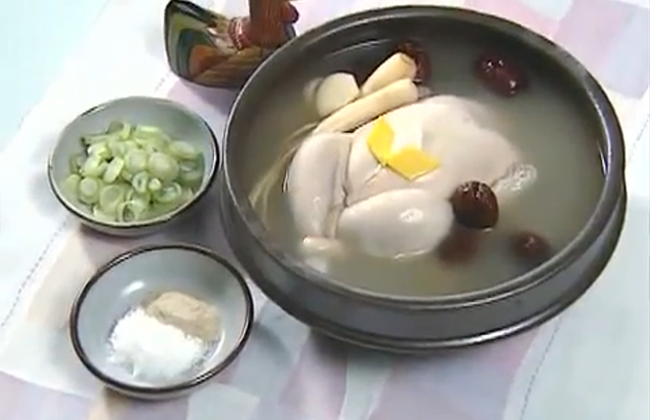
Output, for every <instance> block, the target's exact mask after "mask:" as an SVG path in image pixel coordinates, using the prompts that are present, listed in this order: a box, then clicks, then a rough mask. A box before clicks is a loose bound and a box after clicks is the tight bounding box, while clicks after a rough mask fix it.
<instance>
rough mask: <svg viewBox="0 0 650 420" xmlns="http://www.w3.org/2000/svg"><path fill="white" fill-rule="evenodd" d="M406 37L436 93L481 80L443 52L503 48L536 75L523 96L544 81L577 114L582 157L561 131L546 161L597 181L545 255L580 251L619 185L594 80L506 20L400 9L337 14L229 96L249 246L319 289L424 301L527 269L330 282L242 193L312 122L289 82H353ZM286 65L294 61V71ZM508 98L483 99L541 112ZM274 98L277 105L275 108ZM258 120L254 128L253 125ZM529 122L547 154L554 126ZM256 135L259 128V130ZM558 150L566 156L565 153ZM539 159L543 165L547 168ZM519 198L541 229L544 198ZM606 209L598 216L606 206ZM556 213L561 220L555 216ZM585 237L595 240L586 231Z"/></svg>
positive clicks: (535, 151) (234, 181) (534, 151)
mask: <svg viewBox="0 0 650 420" xmlns="http://www.w3.org/2000/svg"><path fill="white" fill-rule="evenodd" d="M405 40H415V41H417V42H419V43H420V44H421V45H423V46H424V48H425V50H427V51H428V52H429V53H430V54H431V55H430V57H431V66H432V69H433V74H434V77H437V78H439V79H438V82H436V81H433V82H430V83H429V84H428V86H429V87H430V88H432V89H433V91H434V93H435V94H440V93H442V94H453V95H461V96H466V97H470V98H472V97H473V96H474V95H475V93H476V92H477V91H479V87H478V85H479V82H478V81H477V80H472V78H471V74H472V73H471V72H472V67H471V63H473V61H470V60H469V59H467V60H466V59H465V58H457V57H460V55H458V56H456V55H455V52H454V51H453V50H454V48H455V46H456V45H463V47H462V48H464V49H466V50H467V51H468V53H467V54H466V56H467V57H470V56H472V57H478V56H479V55H480V54H481V53H482V52H486V51H487V52H495V51H496V52H499V53H506V55H507V56H509V57H513V58H514V59H516V61H517V62H518V63H520V64H522V65H523V66H524V67H525V69H526V70H527V71H530V73H531V74H533V76H534V77H535V78H536V79H535V81H537V80H539V81H540V83H539V84H537V85H533V86H532V88H531V92H533V93H532V95H541V94H543V92H542V91H543V90H544V88H545V87H549V88H552V89H553V91H554V92H556V96H557V97H558V98H562V99H560V100H556V101H555V102H554V103H555V104H559V105H562V104H567V106H570V107H571V109H572V110H573V111H575V113H574V114H571V115H572V116H573V117H572V118H575V119H574V121H575V124H572V123H571V122H569V123H567V124H565V126H566V127H569V129H570V127H571V126H572V125H575V126H580V127H582V128H581V129H584V133H582V134H581V137H584V138H585V139H586V141H585V142H583V144H587V146H585V147H584V148H583V150H585V153H584V154H582V155H581V154H580V152H579V151H578V150H577V149H575V148H574V146H575V145H576V144H577V141H576V143H575V144H574V143H572V142H571V141H572V136H571V135H569V136H566V139H567V140H568V142H567V143H566V152H567V153H564V152H563V151H560V150H561V149H555V151H554V152H553V153H554V155H553V159H555V160H556V166H561V167H564V168H570V167H571V165H573V163H572V162H574V161H575V160H572V159H574V158H576V157H580V156H582V157H584V159H585V162H588V163H586V164H585V165H589V171H587V172H589V173H591V174H595V178H594V179H596V178H597V181H596V182H594V183H593V184H592V185H590V186H589V187H585V188H583V191H586V188H588V189H589V193H588V194H589V196H588V198H587V199H585V200H584V203H582V204H580V205H581V206H582V207H581V208H580V211H577V212H576V215H575V222H572V223H573V225H572V227H571V229H568V228H567V229H559V228H558V229H556V231H557V232H556V233H554V234H555V235H556V236H557V243H560V244H561V245H559V246H558V248H557V249H556V250H557V253H556V254H555V257H556V258H554V260H555V261H559V259H560V257H561V256H563V255H567V254H568V252H569V251H568V250H569V248H570V246H569V245H568V244H573V243H575V240H577V239H580V240H581V241H582V245H581V246H585V245H586V244H587V243H588V242H589V241H590V240H591V239H589V238H588V237H587V235H586V233H585V229H586V227H587V226H588V225H589V224H590V223H591V221H592V220H594V218H595V217H596V216H597V215H599V217H598V218H599V221H598V223H601V224H602V223H604V222H605V221H606V218H605V217H603V214H602V211H600V210H599V209H598V207H599V205H600V204H601V203H602V202H603V200H605V198H604V197H605V196H606V195H607V194H605V192H606V191H607V190H612V189H613V188H616V187H614V184H617V182H618V181H617V180H616V177H617V176H618V172H619V170H620V168H621V161H620V156H621V151H622V143H621V142H620V138H619V133H620V132H619V128H618V123H617V121H616V118H615V116H614V114H613V111H612V109H611V105H610V104H609V102H608V101H607V99H606V97H605V95H604V94H603V92H602V89H601V88H600V87H599V86H598V84H597V82H596V81H595V80H594V79H593V78H592V77H591V75H589V73H588V72H587V71H586V70H585V69H584V67H583V66H582V65H581V64H580V63H579V62H577V61H576V60H575V59H574V58H573V57H571V56H570V55H568V54H567V53H566V52H565V51H564V50H562V49H561V48H559V47H557V46H556V45H554V44H553V43H552V42H550V41H548V40H546V39H544V38H543V37H541V36H538V35H536V34H534V33H531V32H529V31H527V30H526V29H524V28H523V27H521V26H518V25H516V24H513V23H510V22H506V21H503V20H500V19H498V18H494V17H489V16H486V15H482V14H479V13H474V12H470V11H462V10H460V9H451V8H435V7H402V8H393V9H386V10H384V11H381V12H379V11H375V12H367V13H363V14H359V15H357V16H350V17H346V18H343V19H340V20H338V21H336V22H332V23H328V24H326V25H324V26H323V27H320V28H317V29H315V30H313V31H310V32H307V33H306V34H304V35H303V36H301V37H299V38H297V39H296V40H294V41H292V42H291V43H290V44H289V45H287V46H286V47H285V48H283V49H281V50H280V51H278V52H277V53H276V54H274V55H273V56H272V57H271V58H270V59H269V60H267V61H266V62H265V63H263V64H262V66H261V67H260V68H259V70H258V71H257V72H256V74H255V75H254V77H253V78H252V79H251V80H250V81H249V83H248V84H247V85H246V86H245V88H244V91H243V92H242V94H241V95H240V96H239V98H238V101H237V103H236V107H235V110H234V112H233V114H232V115H231V119H230V121H229V124H228V126H227V131H226V146H225V155H224V156H225V157H224V159H225V172H226V177H227V180H228V182H229V186H230V188H231V190H232V193H233V198H234V200H235V204H236V206H237V209H238V211H239V212H240V213H241V214H242V216H243V218H244V220H245V222H246V225H247V227H248V228H249V230H250V232H251V233H252V234H253V235H255V236H257V237H258V239H259V243H260V244H261V245H262V246H263V247H264V248H265V250H266V251H267V252H268V253H270V254H271V255H272V256H273V257H274V258H275V259H276V260H278V261H279V262H280V264H282V265H283V266H285V267H288V268H289V269H291V270H292V271H294V272H295V273H297V274H299V275H301V276H303V277H306V278H311V279H317V280H318V281H319V284H325V285H327V286H328V287H329V285H333V286H334V287H335V288H341V287H342V289H345V290H347V291H350V290H352V291H354V292H355V293H360V294H364V295H372V296H381V297H382V298H383V297H390V298H394V297H399V298H402V297H404V298H406V299H411V298H419V297H422V298H425V299H429V298H431V297H432V296H443V297H445V298H446V297H450V298H456V297H461V296H463V297H465V296H467V295H468V294H471V293H476V292H478V291H480V292H481V293H483V292H485V293H487V292H490V293H492V291H493V290H495V289H494V288H496V287H501V286H504V285H505V284H506V283H508V282H511V281H514V280H517V279H519V278H523V277H524V276H525V275H526V274H529V273H530V271H525V272H522V271H518V272H515V271H516V270H518V269H513V270H511V271H512V273H506V274H504V275H503V276H501V275H499V276H495V280H494V281H492V280H490V281H484V282H480V281H471V282H466V284H463V285H462V286H459V285H461V283H462V282H461V281H459V280H458V279H456V278H454V277H453V274H449V275H448V274H447V273H448V272H449V270H444V271H440V272H439V273H438V274H431V276H432V277H435V276H436V275H437V276H438V278H442V277H444V278H445V279H447V280H445V281H446V284H447V285H448V286H444V287H441V288H439V289H436V290H433V289H431V288H429V289H426V290H424V289H416V288H414V289H413V291H411V292H405V291H404V288H403V286H402V285H397V286H386V287H385V288H384V287H382V289H381V290H380V289H373V288H374V287H375V285H372V286H365V285H361V283H362V282H366V283H367V282H368V281H367V280H368V279H367V278H366V279H363V277H364V276H365V277H368V274H367V272H366V273H365V274H364V273H355V275H354V277H355V278H357V279H361V280H358V282H357V281H356V280H355V281H354V284H352V282H349V281H347V280H346V281H341V280H342V279H341V278H340V277H339V278H335V277H332V276H329V275H324V274H323V273H321V272H319V271H318V270H315V269H313V268H312V267H310V266H309V265H308V264H305V263H304V261H303V260H301V259H300V258H297V257H295V252H293V253H292V251H291V250H289V248H287V247H288V246H289V245H288V243H287V242H286V241H284V240H283V239H282V238H279V237H278V235H277V234H274V233H273V232H270V230H269V229H267V226H265V224H264V223H262V221H261V219H260V217H259V215H258V213H257V212H256V211H255V210H254V209H253V208H252V205H251V202H250V201H249V194H250V193H251V191H252V190H253V188H254V187H255V184H256V183H257V182H258V181H259V180H260V179H261V178H262V177H263V176H264V174H265V173H266V171H268V170H269V168H271V167H272V166H273V164H274V162H275V161H276V160H277V159H278V157H279V156H281V155H282V154H283V153H285V152H286V149H287V147H286V143H284V141H285V140H286V139H287V137H288V135H287V133H292V132H295V130H297V129H299V128H300V127H303V126H304V125H305V124H307V123H310V122H313V121H314V119H315V113H314V111H313V107H312V110H311V111H310V110H309V107H308V106H306V105H305V100H304V93H303V90H301V89H296V88H295V86H296V85H302V86H304V85H305V84H306V83H307V82H308V81H309V80H311V79H313V78H314V77H318V76H323V75H325V74H327V73H331V72H335V71H347V72H352V73H353V74H355V75H356V76H357V80H361V81H362V80H364V79H365V78H366V77H367V75H368V74H369V73H370V72H371V71H372V70H373V69H374V68H376V66H377V65H378V64H379V63H380V62H381V61H382V60H383V59H385V58H386V57H388V56H389V55H390V54H391V51H395V47H396V45H397V44H398V43H399V42H403V41H405ZM436 51H445V53H444V54H443V55H441V56H439V57H443V58H441V59H439V61H436V55H435V52H436ZM323 57H325V58H323ZM462 60H466V61H467V63H466V64H467V65H465V66H464V67H462V68H463V69H465V70H463V71H466V73H467V75H464V76H462V77H463V78H461V79H459V80H455V78H456V73H457V72H458V69H459V68H460V67H459V66H458V63H460V62H461V61H462ZM296 62H300V63H303V64H302V65H300V66H296V65H295V63H296ZM535 89H537V91H535ZM482 94H483V93H482ZM532 95H531V96H532ZM492 96H493V95H492ZM488 97H490V93H485V98H488ZM482 99H483V98H481V100H482ZM516 99H517V100H516V101H512V102H507V101H508V99H505V100H503V101H502V103H497V101H494V100H493V99H491V97H490V98H488V99H486V100H489V101H492V102H490V103H491V104H492V103H493V104H494V106H495V109H498V110H499V113H500V112H501V110H507V112H510V113H516V112H518V107H520V106H521V108H522V109H523V108H524V107H527V109H528V110H529V111H530V112H529V114H530V116H531V117H534V116H535V115H536V114H540V107H539V106H537V105H536V103H535V101H536V100H537V99H530V97H526V96H525V95H522V96H520V97H518V98H516ZM274 101H275V102H274ZM279 103H281V105H278V104H279ZM548 103H550V102H548ZM543 108H545V109H544V112H545V113H547V114H549V115H555V117H558V116H561V115H562V113H563V112H564V109H562V108H561V106H557V107H555V108H554V107H543ZM305 109H307V110H305ZM504 112H505V111H504ZM253 116H254V118H253ZM555 117H553V118H555ZM251 121H253V123H251ZM506 123H507V121H506ZM506 125H507V124H506ZM260 127H261V129H259V130H258V128H260ZM531 127H539V128H534V129H531V130H529V131H530V132H531V133H532V134H533V135H536V136H538V137H539V138H538V140H539V141H530V142H529V143H530V144H529V145H528V146H527V147H528V150H527V154H528V155H529V156H542V155H544V154H546V156H549V151H548V150H546V148H545V146H544V144H545V137H544V136H546V137H549V136H550V137H553V136H554V134H550V133H554V132H553V129H554V126H553V125H552V123H551V125H546V126H545V128H544V129H541V128H542V127H544V125H543V124H539V123H538V124H537V125H531ZM256 130H258V131H256ZM262 132H263V133H264V135H260V133H262ZM545 133H546V134H545ZM562 147H565V146H562ZM572 148H573V149H572ZM259 150H264V151H265V153H259ZM567 156H572V158H571V159H569V158H567ZM549 159H550V158H549ZM547 160H548V159H547ZM547 166H548V167H551V165H547ZM610 169H613V171H612V173H613V174H614V175H611V174H610V172H609V170H610ZM545 170H546V172H545V173H544V174H543V175H540V176H539V177H538V181H537V182H538V183H545V185H546V187H544V188H546V189H548V188H553V187H552V185H557V184H558V183H560V182H562V179H561V178H558V176H559V175H555V174H554V173H553V170H552V168H551V169H545ZM540 171H541V169H540ZM585 173H586V172H585ZM576 179H577V178H576ZM583 179H586V178H583ZM562 196H564V195H562ZM569 196H570V195H566V196H565V197H569ZM585 197H586V196H585ZM567 199H568V198H567ZM526 200H528V201H530V203H529V207H531V208H533V210H531V212H530V214H531V216H529V217H528V219H527V223H529V225H531V226H533V227H532V229H533V230H537V231H540V230H542V231H543V226H541V227H538V226H535V223H537V219H539V220H541V217H539V218H538V217H534V212H541V211H542V209H547V210H548V208H549V206H548V203H549V201H548V200H545V199H542V198H540V197H537V196H536V195H535V194H529V195H528V196H526ZM607 200H609V198H608V199H607ZM609 201H611V200H609ZM614 201H615V200H614ZM612 203H613V201H612ZM277 207H278V209H279V210H276V212H277V213H278V214H280V213H282V212H283V211H284V212H286V208H281V206H277ZM612 208H613V204H612ZM612 208H610V209H609V210H606V211H610V212H611V210H612ZM595 209H596V211H594V210H595ZM544 211H546V210H544ZM559 217H563V218H566V217H565V216H564V215H559ZM570 217H573V216H570ZM546 218H547V219H549V218H548V217H546ZM513 220H514V218H513ZM525 227H528V225H526V226H525ZM592 233H593V232H592ZM588 236H589V237H590V238H593V235H592V234H591V233H590V234H589V235H588ZM572 241H573V242H572ZM484 248H488V249H494V250H496V249H497V246H492V244H488V245H486V246H485V247H484ZM499 252H501V251H499ZM485 259H486V260H490V261H488V262H487V263H486V264H493V266H492V267H496V266H498V265H500V264H501V263H500V262H499V260H498V259H495V258H492V257H491V256H488V257H486V258H485ZM513 265H514V264H513ZM378 267H381V269H380V270H376V271H377V272H378V273H380V272H382V271H383V272H387V269H386V270H385V268H386V267H385V266H379V265H378ZM495 269H496V268H495ZM537 271H538V272H539V271H540V270H537ZM395 273H396V274H392V275H393V277H392V278H395V277H396V276H400V277H404V275H403V274H402V275H400V274H399V272H397V271H396V272H395ZM459 277H460V276H459ZM387 283H392V284H395V282H393V281H390V280H387ZM430 283H433V282H430ZM436 287H437V286H436ZM402 293H404V294H402Z"/></svg>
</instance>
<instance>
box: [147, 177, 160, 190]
mask: <svg viewBox="0 0 650 420" xmlns="http://www.w3.org/2000/svg"><path fill="white" fill-rule="evenodd" d="M162 186H163V184H162V182H160V180H159V179H158V178H152V179H151V180H150V181H149V185H147V189H148V190H149V191H151V192H156V191H159V190H160V189H161V188H162Z"/></svg>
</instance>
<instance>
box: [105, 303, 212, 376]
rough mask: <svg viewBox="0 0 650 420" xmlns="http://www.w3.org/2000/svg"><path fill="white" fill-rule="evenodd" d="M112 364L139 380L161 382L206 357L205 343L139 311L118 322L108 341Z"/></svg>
mask: <svg viewBox="0 0 650 420" xmlns="http://www.w3.org/2000/svg"><path fill="white" fill-rule="evenodd" d="M109 344H110V346H111V349H112V355H111V362H113V363H116V364H118V365H121V366H124V367H125V368H127V369H129V370H130V371H131V373H132V374H133V375H134V376H135V377H136V378H138V379H141V380H145V381H150V382H159V381H168V380H170V379H173V378H175V377H178V376H179V375H181V374H182V373H184V372H186V371H188V370H189V369H191V368H192V367H193V366H194V365H195V364H197V363H198V362H199V361H200V360H201V358H203V356H204V354H205V352H206V348H207V347H206V343H205V342H203V341H202V340H200V339H198V338H196V337H193V336H190V335H188V334H186V333H185V332H183V330H181V329H180V328H176V327H173V326H171V325H168V324H165V323H163V322H161V321H159V320H158V319H157V318H155V317H153V316H150V315H148V314H147V313H146V312H145V310H144V309H142V308H137V309H135V310H133V311H131V312H129V313H127V314H126V315H125V316H124V317H123V318H122V319H120V321H119V322H118V323H117V325H116V326H115V328H114V329H113V332H112V334H111V336H110V338H109Z"/></svg>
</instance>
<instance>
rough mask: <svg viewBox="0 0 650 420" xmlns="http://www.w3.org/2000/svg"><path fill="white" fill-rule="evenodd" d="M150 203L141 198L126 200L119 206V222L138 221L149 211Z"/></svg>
mask: <svg viewBox="0 0 650 420" xmlns="http://www.w3.org/2000/svg"><path fill="white" fill-rule="evenodd" d="M148 207H149V206H148V203H145V202H144V201H140V200H132V201H125V202H123V203H120V204H119V205H118V206H117V221H118V222H137V221H138V220H140V219H141V218H142V216H143V215H144V214H145V213H146V212H147V208H148Z"/></svg>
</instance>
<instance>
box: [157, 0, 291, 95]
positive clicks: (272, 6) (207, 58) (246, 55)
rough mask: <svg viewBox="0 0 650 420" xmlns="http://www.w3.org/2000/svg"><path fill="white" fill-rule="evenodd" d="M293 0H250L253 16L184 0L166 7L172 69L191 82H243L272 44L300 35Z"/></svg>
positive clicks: (214, 84)
mask: <svg viewBox="0 0 650 420" xmlns="http://www.w3.org/2000/svg"><path fill="white" fill-rule="evenodd" d="M297 20H298V11H297V10H296V8H295V7H294V6H293V5H291V3H290V2H289V0H249V16H246V17H234V18H228V17H226V16H222V15H219V14H217V13H214V12H211V11H209V10H206V9H204V8H202V7H199V6H197V5H196V4H194V3H191V2H189V1H185V0H171V1H170V2H169V3H168V4H167V7H166V8H165V50H166V52H167V60H168V62H169V66H170V67H171V70H172V71H173V72H174V73H176V74H177V75H178V76H179V77H181V78H183V79H186V80H189V81H191V82H194V83H197V84H200V85H204V86H210V87H218V88H226V89H237V88H239V87H241V86H242V85H243V84H244V82H245V81H246V79H248V77H249V76H250V75H251V73H252V72H253V70H255V68H256V67H257V66H258V65H259V64H260V63H261V62H262V61H263V60H264V59H266V57H268V56H269V55H270V54H271V53H272V52H273V51H274V50H276V49H277V48H279V47H280V46H282V45H283V44H284V43H286V42H287V41H289V40H290V39H291V38H294V37H295V36H296V32H295V30H294V28H293V24H294V23H295V22H296V21H297Z"/></svg>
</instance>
